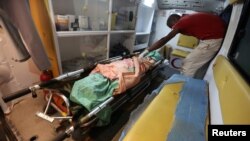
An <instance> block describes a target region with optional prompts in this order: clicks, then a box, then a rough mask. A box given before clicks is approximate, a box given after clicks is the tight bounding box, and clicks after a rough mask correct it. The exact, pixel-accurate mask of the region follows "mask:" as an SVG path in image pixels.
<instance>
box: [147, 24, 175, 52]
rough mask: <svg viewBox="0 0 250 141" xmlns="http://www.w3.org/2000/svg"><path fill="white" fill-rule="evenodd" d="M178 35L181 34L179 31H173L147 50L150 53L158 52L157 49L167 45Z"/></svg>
mask: <svg viewBox="0 0 250 141" xmlns="http://www.w3.org/2000/svg"><path fill="white" fill-rule="evenodd" d="M178 33H179V30H178V29H173V30H172V31H171V32H169V33H168V35H166V36H165V37H163V38H161V39H160V40H158V41H157V42H155V43H154V44H153V45H152V46H150V47H149V48H147V50H148V51H149V52H150V51H153V50H156V49H158V48H160V47H162V46H163V45H165V44H166V43H167V42H168V41H169V40H171V39H172V38H173V37H174V36H175V35H176V34H178Z"/></svg>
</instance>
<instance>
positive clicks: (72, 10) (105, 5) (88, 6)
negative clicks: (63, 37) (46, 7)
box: [51, 0, 109, 31]
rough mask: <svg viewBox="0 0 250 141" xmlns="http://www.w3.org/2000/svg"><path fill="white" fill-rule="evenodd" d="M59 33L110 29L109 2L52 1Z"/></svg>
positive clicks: (95, 0) (93, 0)
mask: <svg viewBox="0 0 250 141" xmlns="http://www.w3.org/2000/svg"><path fill="white" fill-rule="evenodd" d="M51 5H52V11H53V15H54V20H55V25H56V30H57V31H103V30H107V29H108V10H109V0H51Z"/></svg>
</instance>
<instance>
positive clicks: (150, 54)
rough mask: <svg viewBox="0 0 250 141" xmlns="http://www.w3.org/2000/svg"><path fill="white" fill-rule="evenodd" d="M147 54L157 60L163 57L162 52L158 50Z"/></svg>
mask: <svg viewBox="0 0 250 141" xmlns="http://www.w3.org/2000/svg"><path fill="white" fill-rule="evenodd" d="M146 56H148V57H151V58H153V59H154V60H155V61H159V60H162V59H163V58H162V56H161V54H160V53H159V52H158V51H156V50H154V51H151V52H149V53H148V54H147V55H146Z"/></svg>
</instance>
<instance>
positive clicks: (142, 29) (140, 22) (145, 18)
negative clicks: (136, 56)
mask: <svg viewBox="0 0 250 141" xmlns="http://www.w3.org/2000/svg"><path fill="white" fill-rule="evenodd" d="M154 11H155V10H154V8H153V7H148V6H146V5H144V4H143V3H140V4H139V6H138V12H137V23H136V28H135V30H136V40H135V47H134V51H136V50H140V49H144V48H146V47H148V43H149V38H150V33H151V26H152V22H153V17H154Z"/></svg>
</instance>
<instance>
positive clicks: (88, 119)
mask: <svg viewBox="0 0 250 141" xmlns="http://www.w3.org/2000/svg"><path fill="white" fill-rule="evenodd" d="M134 55H135V54H131V55H127V56H123V57H121V56H118V57H114V58H110V59H106V60H102V61H99V62H97V63H96V64H94V65H93V66H90V67H89V68H86V69H80V70H77V71H73V72H69V73H66V74H63V75H60V76H58V77H56V78H53V79H51V80H49V81H47V82H43V83H40V84H36V85H33V86H30V87H28V88H25V89H23V90H20V91H18V92H16V93H14V94H11V95H10V96H6V97H3V100H4V101H5V102H10V101H12V100H15V99H17V98H20V97H22V96H25V95H27V94H30V93H31V94H32V97H33V98H36V97H37V94H36V91H37V90H40V89H44V88H48V87H49V86H51V85H54V84H56V83H59V82H61V81H63V80H64V79H68V78H72V77H73V78H78V79H81V78H83V77H85V76H87V75H88V74H89V73H90V72H91V70H92V69H93V68H94V67H95V66H96V65H97V64H100V63H101V64H107V63H111V62H113V61H117V60H121V59H124V58H129V57H132V56H134ZM162 62H163V60H160V61H158V62H156V63H155V64H154V65H153V66H152V67H151V68H150V69H149V70H148V71H147V72H145V73H144V74H143V75H142V76H141V78H142V79H141V80H142V81H141V82H139V84H137V85H136V86H134V87H133V88H130V89H129V90H126V92H124V93H122V94H119V95H116V96H112V97H110V98H108V99H107V100H105V101H104V102H103V103H101V104H100V105H98V106H97V107H95V108H94V109H93V110H91V111H90V112H89V113H88V114H86V115H85V116H83V117H81V118H79V120H78V121H77V122H72V124H71V125H70V126H69V127H68V128H67V129H66V130H65V131H64V132H62V133H59V134H58V136H57V137H56V138H55V139H53V140H54V141H63V140H64V139H66V138H68V137H70V135H71V134H72V133H73V132H74V130H75V129H76V128H81V127H91V126H90V125H91V124H93V123H94V122H95V121H97V120H98V118H97V117H96V116H95V115H96V114H97V113H98V112H99V111H101V110H102V109H103V108H105V107H106V106H107V105H110V107H111V109H112V111H113V112H114V111H116V110H118V109H119V108H120V107H121V106H122V105H123V104H125V103H126V102H128V101H132V100H133V99H135V98H136V97H137V96H139V95H140V94H142V93H143V91H144V90H145V89H146V88H147V87H148V86H149V85H150V83H151V80H152V79H154V78H155V77H156V76H157V74H158V73H159V69H158V68H159V64H161V63H162ZM73 116H74V115H73Z"/></svg>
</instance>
